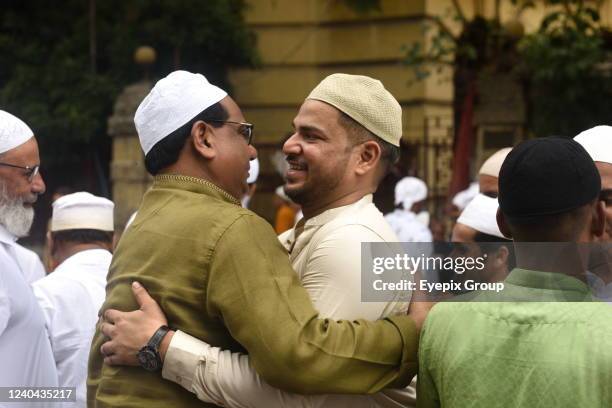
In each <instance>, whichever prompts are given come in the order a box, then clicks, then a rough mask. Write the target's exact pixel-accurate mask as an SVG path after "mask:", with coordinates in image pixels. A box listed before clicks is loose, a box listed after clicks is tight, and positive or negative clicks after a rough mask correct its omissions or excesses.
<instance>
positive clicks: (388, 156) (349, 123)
mask: <svg viewBox="0 0 612 408" xmlns="http://www.w3.org/2000/svg"><path fill="white" fill-rule="evenodd" d="M339 121H340V125H341V126H342V127H344V129H346V131H347V133H348V135H349V138H351V140H352V141H353V143H355V144H359V143H364V142H367V141H368V140H373V141H375V142H376V143H378V146H380V152H381V154H380V161H381V162H383V164H384V166H385V168H384V172H383V174H382V176H381V180H382V179H383V178H384V177H385V176H386V175H387V174H388V173H389V171H390V170H391V168H392V167H393V165H395V164H396V163H397V162H398V161H399V158H400V148H399V146H395V145H392V144H391V143H389V142H387V141H386V140H383V139H381V138H380V137H378V136H376V135H375V134H374V133H372V132H370V131H369V130H368V129H366V128H365V127H364V126H363V125H362V124H360V123H359V122H357V121H356V120H355V119H353V118H351V117H350V116H349V115H347V114H346V113H344V112H342V111H340V119H339Z"/></svg>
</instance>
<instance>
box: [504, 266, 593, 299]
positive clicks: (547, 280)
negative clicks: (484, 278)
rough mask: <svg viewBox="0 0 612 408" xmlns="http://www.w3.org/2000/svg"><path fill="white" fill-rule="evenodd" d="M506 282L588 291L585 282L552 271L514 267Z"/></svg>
mask: <svg viewBox="0 0 612 408" xmlns="http://www.w3.org/2000/svg"><path fill="white" fill-rule="evenodd" d="M506 283H509V284H512V285H516V286H522V287H527V288H535V289H548V290H551V291H559V292H577V293H578V294H581V295H588V294H589V293H590V290H589V287H588V286H587V285H586V283H584V282H582V281H580V280H578V279H576V278H574V277H572V276H568V275H564V274H561V273H553V272H541V271H531V270H528V269H520V268H515V269H513V270H512V272H510V274H509V275H508V277H507V278H506Z"/></svg>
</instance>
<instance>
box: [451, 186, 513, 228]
mask: <svg viewBox="0 0 612 408" xmlns="http://www.w3.org/2000/svg"><path fill="white" fill-rule="evenodd" d="M498 208H499V204H498V202H497V199H495V198H491V197H487V196H486V195H484V194H480V193H478V194H477V195H476V197H474V199H473V200H472V201H470V203H469V204H468V205H467V207H465V210H463V212H462V213H461V215H460V216H459V218H458V219H457V223H459V224H463V225H467V226H468V227H471V228H473V229H475V230H476V231H478V232H482V233H484V234H489V235H493V236H495V237H498V238H504V239H506V238H505V237H504V235H503V234H502V233H501V231H500V230H499V227H498V226H497V209H498Z"/></svg>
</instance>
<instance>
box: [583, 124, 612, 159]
mask: <svg viewBox="0 0 612 408" xmlns="http://www.w3.org/2000/svg"><path fill="white" fill-rule="evenodd" d="M574 140H575V141H577V142H578V143H580V144H581V145H582V147H584V150H586V151H587V153H588V154H589V156H591V159H593V161H596V162H603V163H609V164H612V126H595V127H594V128H591V129H588V130H585V131H584V132H581V133H580V134H579V135H578V136H576V137H575V138H574Z"/></svg>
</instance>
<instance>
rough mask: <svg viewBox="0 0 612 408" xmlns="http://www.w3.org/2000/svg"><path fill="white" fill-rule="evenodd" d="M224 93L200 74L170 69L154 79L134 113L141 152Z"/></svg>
mask: <svg viewBox="0 0 612 408" xmlns="http://www.w3.org/2000/svg"><path fill="white" fill-rule="evenodd" d="M226 96H227V93H226V92H225V91H224V90H222V89H221V88H218V87H216V86H214V85H212V84H211V83H210V82H208V80H207V79H206V78H205V77H204V75H202V74H192V73H191V72H187V71H174V72H172V73H170V74H169V75H168V76H167V77H165V78H163V79H160V80H159V81H157V83H156V84H155V86H154V87H153V89H151V92H149V94H148V95H147V96H146V97H145V98H144V100H143V101H142V102H141V103H140V105H139V106H138V109H137V110H136V115H134V123H135V125H136V130H137V131H138V137H139V138H140V145H141V146H142V150H143V151H144V153H145V155H146V154H147V153H149V151H150V150H151V149H152V148H153V146H155V144H156V143H157V142H159V141H160V140H162V139H163V138H165V137H166V136H168V135H169V134H170V133H172V132H174V131H175V130H177V129H178V128H180V127H181V126H183V125H184V124H186V123H187V122H189V121H190V120H191V119H193V118H194V117H195V116H196V115H197V114H199V113H200V112H202V111H203V110H204V109H206V108H208V107H210V106H212V105H214V104H215V103H217V102H219V101H220V100H221V99H223V98H225V97H226Z"/></svg>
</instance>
